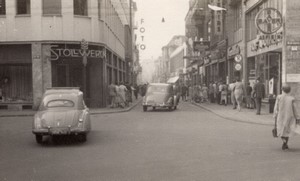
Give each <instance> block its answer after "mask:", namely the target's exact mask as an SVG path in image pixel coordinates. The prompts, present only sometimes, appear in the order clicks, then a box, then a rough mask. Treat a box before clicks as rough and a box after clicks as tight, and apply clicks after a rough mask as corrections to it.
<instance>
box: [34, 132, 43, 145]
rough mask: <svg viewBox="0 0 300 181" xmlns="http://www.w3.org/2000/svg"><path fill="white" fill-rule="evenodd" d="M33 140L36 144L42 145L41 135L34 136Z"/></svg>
mask: <svg viewBox="0 0 300 181" xmlns="http://www.w3.org/2000/svg"><path fill="white" fill-rule="evenodd" d="M35 140H36V142H37V143H38V144H42V143H43V135H38V134H37V135H35Z"/></svg>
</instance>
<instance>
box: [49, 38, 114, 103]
mask: <svg viewBox="0 0 300 181" xmlns="http://www.w3.org/2000/svg"><path fill="white" fill-rule="evenodd" d="M50 46H51V49H50V51H51V71H52V73H51V79H52V87H79V89H80V90H81V91H83V93H84V98H85V101H86V104H87V105H88V106H89V107H104V106H106V99H105V90H106V88H105V87H106V86H105V85H106V84H105V78H106V74H105V69H104V67H105V55H106V54H105V48H104V47H102V46H96V45H89V46H88V45H83V44H82V43H81V44H51V45H50ZM109 71H110V70H109ZM109 79H111V77H109Z"/></svg>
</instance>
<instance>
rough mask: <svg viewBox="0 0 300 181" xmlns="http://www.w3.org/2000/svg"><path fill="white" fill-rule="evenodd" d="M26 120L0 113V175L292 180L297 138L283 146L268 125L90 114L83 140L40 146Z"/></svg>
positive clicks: (186, 113)
mask: <svg viewBox="0 0 300 181" xmlns="http://www.w3.org/2000/svg"><path fill="white" fill-rule="evenodd" d="M31 120H32V118H31V117H15V118H13V117H10V118H0V149H1V152H0V170H1V172H0V180H1V181H6V180H7V181H15V180H16V181H17V180H34V181H35V180H49V181H50V180H51V181H52V180H57V181H59V180H80V181H82V180H172V181H174V180H298V179H297V178H300V173H299V172H298V170H299V169H300V166H299V162H300V158H299V157H298V156H299V155H300V139H299V137H294V138H292V139H291V142H290V148H291V149H290V150H289V151H282V150H281V141H280V140H279V139H273V138H272V136H271V127H270V126H263V125H256V124H247V123H239V122H233V121H230V120H225V119H221V118H220V117H217V116H215V115H214V114H212V113H210V112H207V111H205V110H202V109H200V108H198V107H196V106H193V105H191V104H189V103H181V104H180V106H179V109H178V110H176V111H171V112H170V111H167V110H156V111H152V110H150V111H148V112H142V107H141V105H138V106H137V107H135V108H134V109H133V110H132V111H130V112H126V113H118V114H102V115H94V116H93V117H92V132H91V134H89V135H88V141H87V142H86V143H80V142H76V141H74V140H72V139H64V140H62V141H61V142H59V143H53V142H52V141H51V140H46V142H45V144H43V145H38V144H36V142H35V139H34V136H33V135H32V133H31Z"/></svg>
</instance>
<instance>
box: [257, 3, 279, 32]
mask: <svg viewBox="0 0 300 181" xmlns="http://www.w3.org/2000/svg"><path fill="white" fill-rule="evenodd" d="M282 22H283V20H282V15H281V13H280V12H279V11H278V10H277V9H275V8H264V9H262V10H260V11H259V12H258V13H257V15H256V17H255V25H256V27H257V29H258V30H259V31H261V32H262V33H264V34H272V33H276V32H277V31H278V30H279V29H280V28H281V27H282Z"/></svg>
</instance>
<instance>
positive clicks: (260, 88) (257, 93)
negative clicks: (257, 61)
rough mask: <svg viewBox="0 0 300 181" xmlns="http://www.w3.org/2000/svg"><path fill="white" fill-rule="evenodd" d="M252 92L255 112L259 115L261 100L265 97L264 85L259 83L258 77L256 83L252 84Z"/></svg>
mask: <svg viewBox="0 0 300 181" xmlns="http://www.w3.org/2000/svg"><path fill="white" fill-rule="evenodd" d="M253 89H254V93H253V96H254V97H255V103H256V114H257V115H260V110H261V100H262V99H263V98H264V97H265V85H264V84H263V83H261V81H260V77H258V78H257V79H256V84H255V85H254V88H253Z"/></svg>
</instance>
